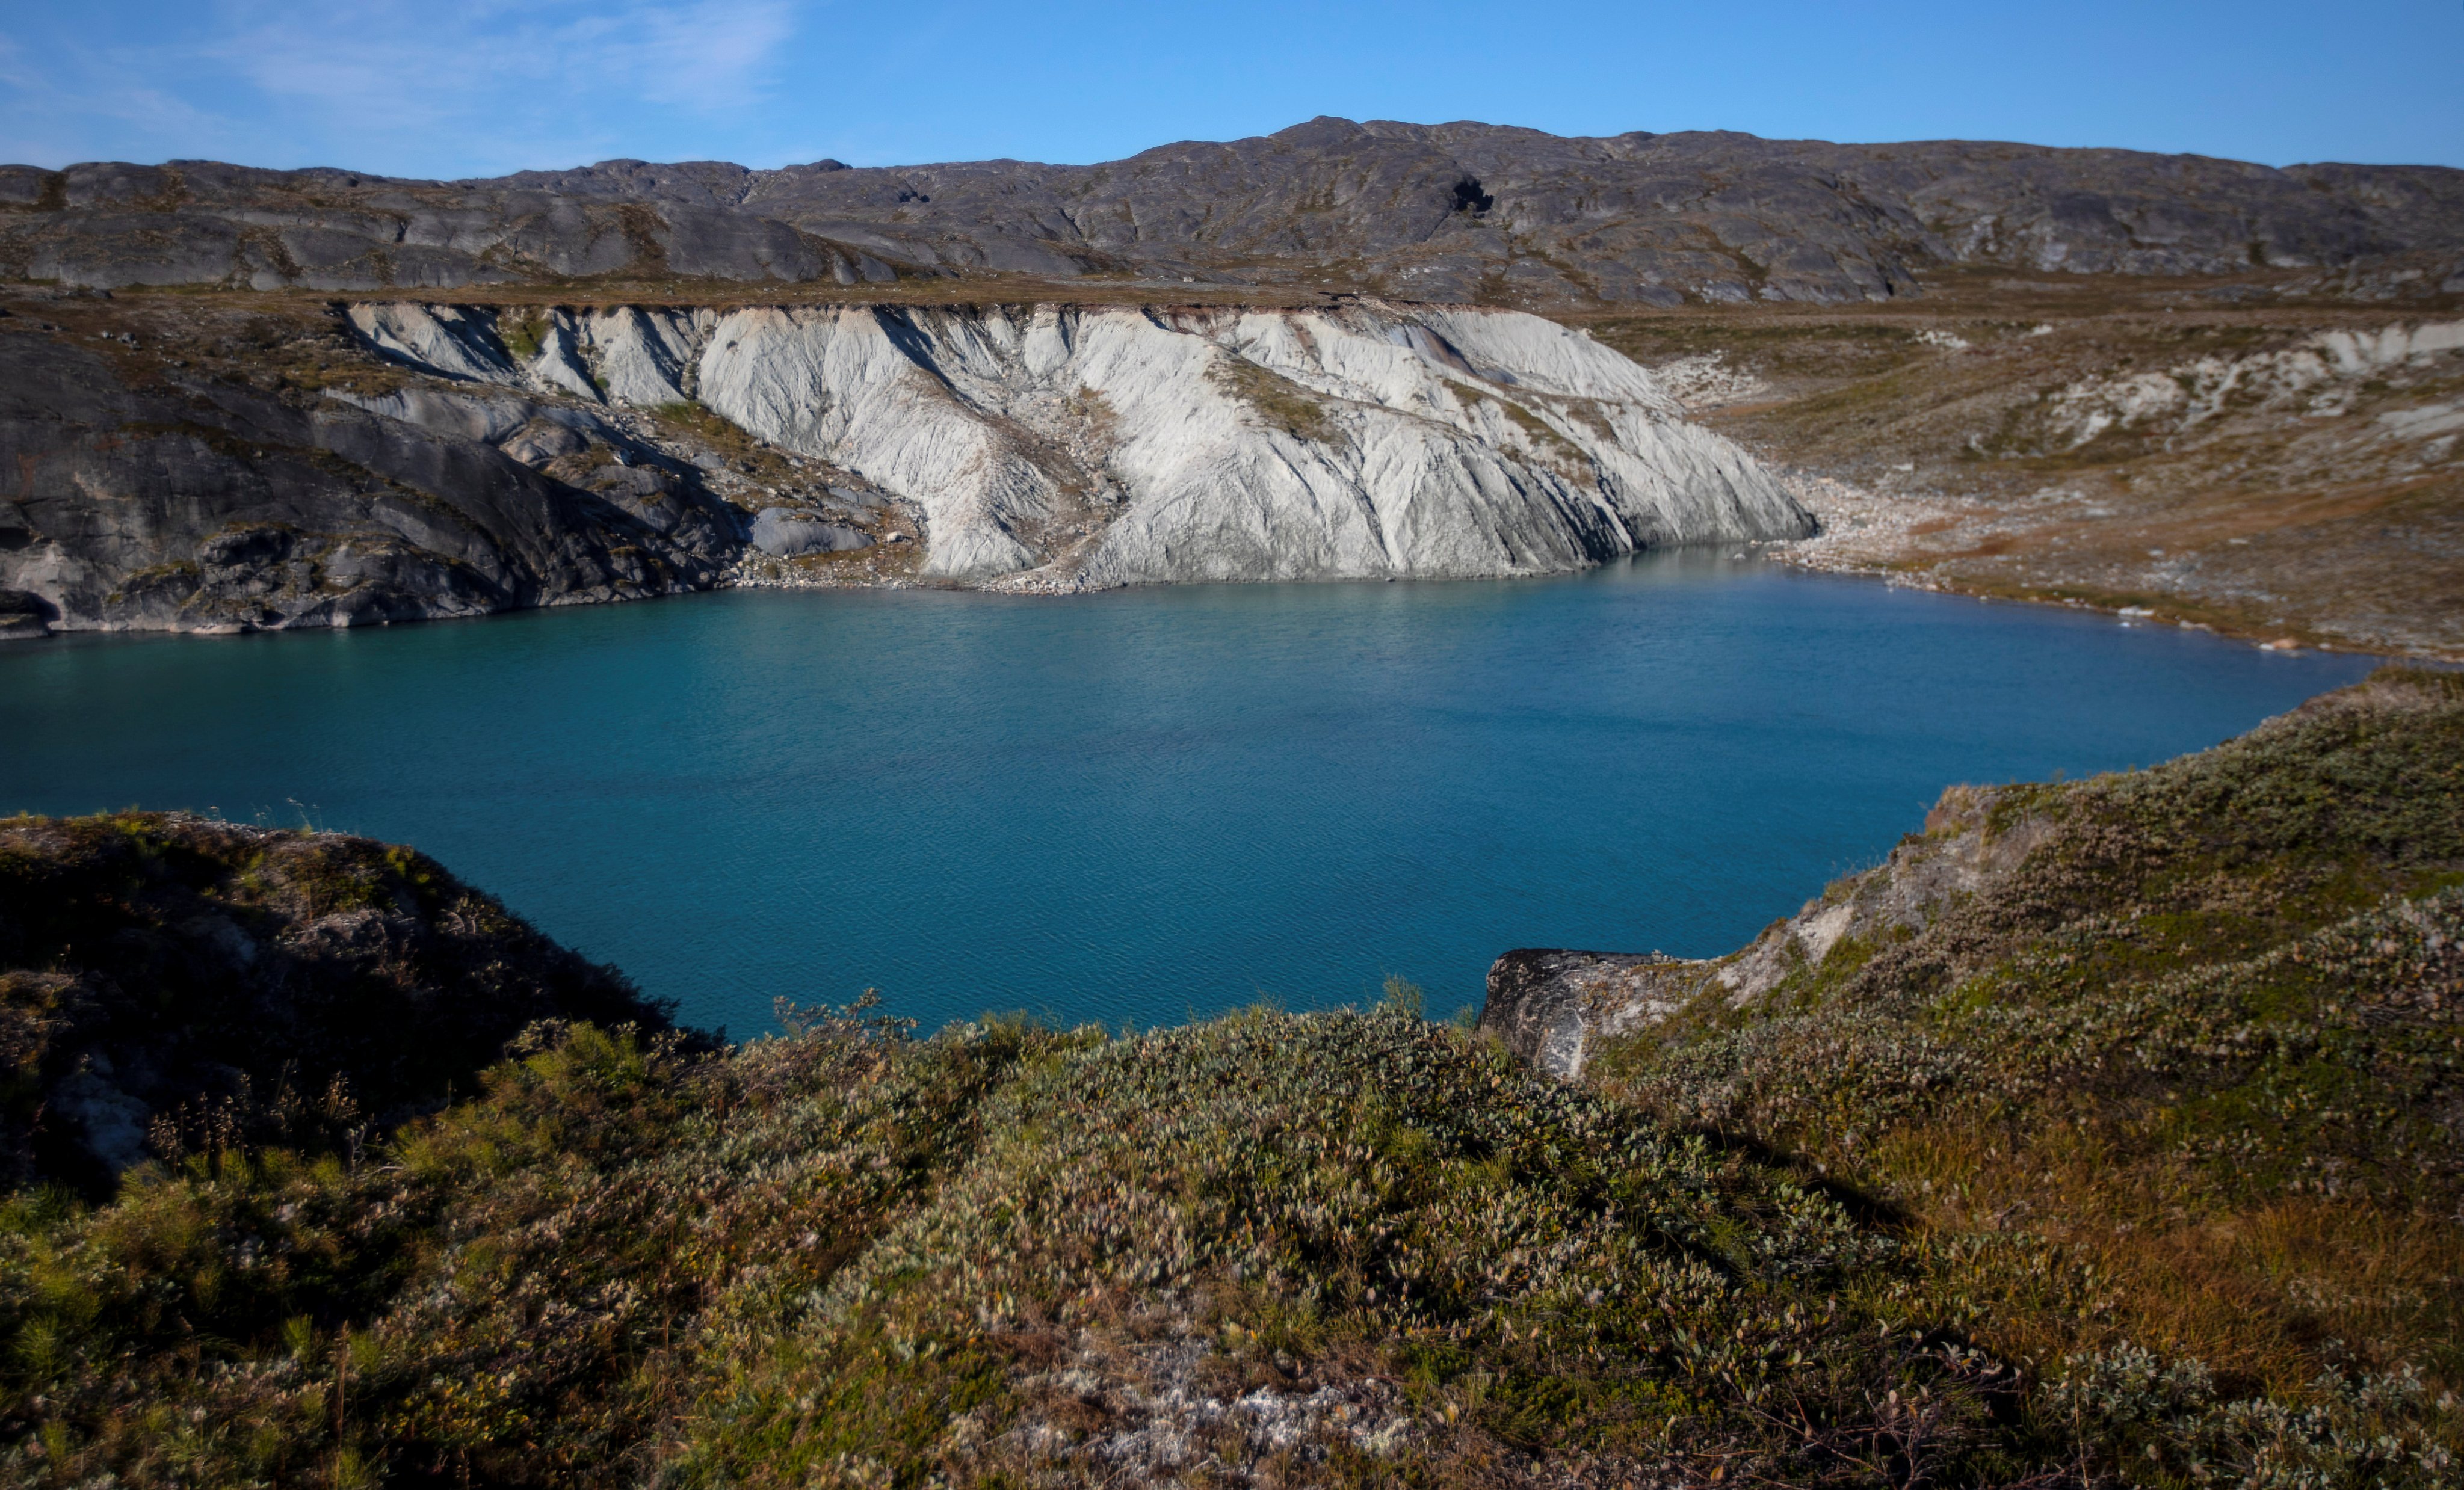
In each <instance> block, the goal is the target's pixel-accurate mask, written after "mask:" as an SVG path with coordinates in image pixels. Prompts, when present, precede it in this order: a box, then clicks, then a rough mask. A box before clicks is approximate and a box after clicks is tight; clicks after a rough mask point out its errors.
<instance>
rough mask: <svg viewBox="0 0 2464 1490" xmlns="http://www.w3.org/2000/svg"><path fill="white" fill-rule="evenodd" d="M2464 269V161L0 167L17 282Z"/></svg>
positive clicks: (1354, 153) (1584, 151)
mask: <svg viewBox="0 0 2464 1490" xmlns="http://www.w3.org/2000/svg"><path fill="white" fill-rule="evenodd" d="M2394 261H2414V267H2415V268H2416V269H2417V270H2418V273H2417V274H2414V275H2413V276H2412V277H2414V278H2426V279H2427V280H2428V282H2429V283H2431V284H2442V283H2446V282H2448V281H2451V280H2455V281H2457V282H2458V283H2464V278H2459V271H2464V171H2459V170H2453V169H2448V168H2445V167H2440V166H2427V165H2410V166H2407V165H2346V164H2316V165H2295V166H2289V167H2286V168H2284V169H2281V170H2278V169H2275V168H2273V167H2269V166H2264V165H2255V164H2246V163H2242V162H2236V161H2220V160H2212V159H2209V158H2206V157H2203V156H2189V155H2154V154H2147V153H2143V152H2138V151H2129V150H2064V149H2051V148H2047V147H2043V146H2037V145H2025V144H2007V143H1992V142H1968V141H1931V142H1916V143H1906V144H1833V143H1828V142H1822V141H1771V140H1762V139H1757V138H1756V137H1754V136H1751V135H1744V134H1736V133H1731V132H1727V131H1689V132H1684V133H1678V134H1660V135H1655V134H1648V133H1641V132H1637V133H1631V134H1623V135H1616V136H1610V137H1606V138H1598V139H1590V138H1565V137H1560V136H1556V135H1550V134H1544V133H1542V132H1540V131H1538V130H1531V129H1516V128H1507V127H1502V126H1498V125H1491V124H1480V123H1467V122H1466V123H1451V124H1436V125H1422V124H1404V123H1394V122H1388V121H1373V122H1369V123H1355V122H1353V121H1349V120H1341V119H1317V120H1312V121H1309V122H1308V123H1305V124H1299V125H1295V126H1293V127H1292V128H1290V129H1287V130H1284V131H1282V132H1280V133H1277V134H1273V135H1266V136H1260V137H1255V138H1251V139H1247V140H1238V141H1233V142H1229V143H1210V142H1184V143H1178V144H1168V145H1162V146H1159V147H1157V148H1155V149H1153V150H1149V151H1146V152H1144V153H1142V154H1139V155H1136V156H1133V157H1131V158H1130V159H1128V160H1125V161H1115V162H1110V163H1106V164H1098V165H1083V166H1082V165H1043V164H1032V163H1027V162H1020V161H979V162H969V163H963V164H941V165H917V166H889V167H880V168H870V169H856V168H851V167H848V166H846V165H843V164H840V163H838V162H836V161H822V162H817V163H815V164H809V165H795V166H788V167H785V168H782V169H779V170H748V169H746V168H744V167H742V166H739V165H733V164H725V163H722V162H689V163H684V164H647V163H644V162H640V161H608V162H603V163H601V164H597V165H593V166H587V167H583V168H581V169H576V170H566V171H524V172H521V173H519V174H517V175H513V176H507V177H502V178H498V179H495V180H485V181H459V182H428V181H405V180H394V179H388V178H384V177H375V176H364V175H359V174H356V173H352V172H348V171H340V170H324V169H319V170H301V171H270V170H258V169H253V168H250V167H247V166H239V165H227V164H218V163H213V162H201V161H182V162H173V163H171V164H166V165H160V166H146V165H130V164H87V165H75V166H71V167H70V168H68V169H67V170H65V171H46V170H42V169H39V168H36V167H33V166H0V275H6V276H9V277H14V278H32V279H41V280H55V281H59V282H62V283H67V284H72V285H82V286H91V287H98V288H104V289H116V288H120V287H122V286H128V285H174V284H177V285H225V286H231V287H237V288H255V289H261V290H270V289H280V288H295V287H296V288H308V289H319V290H348V291H368V290H380V289H394V288H399V289H453V288H459V287H463V286H473V285H488V284H517V283H534V284H535V283H555V282H561V281H567V280H575V279H591V278H617V279H625V280H632V281H640V280H650V279H659V278H666V277H677V278H694V279H718V280H731V281H740V282H747V283H761V282H784V283H803V282H810V281H826V280H831V279H836V280H839V281H841V282H846V283H858V282H863V281H868V280H870V281H887V280H891V279H895V278H902V277H910V276H919V275H921V276H937V275H949V274H961V275H974V274H998V273H1003V272H1008V273H1017V274H1026V275H1031V276H1033V277H1036V278H1039V279H1051V278H1073V277H1083V276H1089V275H1100V276H1111V277H1114V278H1127V279H1134V280H1143V281H1149V282H1154V281H1162V282H1166V283H1177V282H1200V283H1234V284H1242V283H1257V284H1277V283H1283V284H1288V283H1309V284H1325V285H1327V286H1328V287H1331V288H1361V289H1370V290H1375V291H1378V292H1380V293H1384V294H1391V295H1399V296H1411V297H1415V298H1421V299H1437V300H1472V299H1482V300H1489V301H1500V300H1507V299H1512V300H1516V301H1520V302H1524V303H1531V304H1550V303H1566V304H1571V303H1581V302H1606V303H1645V304H1651V303H1657V304H1674V303H1678V302H1679V301H1681V300H1696V301H1708V302H1714V303H1717V302H1723V301H1742V300H1749V299H1754V298H1763V299H1776V300H1814V301H1832V302H1837V301H1847V300H1857V299H1882V298H1888V297H1891V296H1897V295H1902V294H1904V293H1907V292H1909V291H1911V290H1913V289H1914V288H1915V287H1916V277H1915V276H1916V275H1917V274H1919V273H1920V272H1922V271H1924V270H1926V269H1929V268H1938V267H1942V266H1947V265H1957V264H1999V265H2008V266H2012V267H2013V268H2024V269H2028V270H2031V271H2036V272H2043V271H2067V272H2079V273H2121V274H2234V273H2239V272H2244V271H2248V270H2251V269H2254V268H2268V267H2275V268H2292V267H2321V268H2339V267H2349V266H2353V265H2356V264H2365V263H2372V262H2394Z"/></svg>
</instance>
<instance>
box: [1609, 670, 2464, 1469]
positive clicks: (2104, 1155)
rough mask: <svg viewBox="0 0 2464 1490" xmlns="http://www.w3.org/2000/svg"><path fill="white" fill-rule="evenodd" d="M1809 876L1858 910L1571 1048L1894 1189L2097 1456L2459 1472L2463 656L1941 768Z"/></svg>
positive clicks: (2463, 1178)
mask: <svg viewBox="0 0 2464 1490" xmlns="http://www.w3.org/2000/svg"><path fill="white" fill-rule="evenodd" d="M2002 859H2007V860H2009V861H2010V862H2009V863H2007V864H2006V865H2003V866H1999V867H1988V868H1986V869H1984V870H1982V871H1976V873H1975V880H1974V883H1973V885H1972V887H1969V888H1963V889H1960V890H1958V891H1956V892H1953V893H1949V894H1947V895H1944V896H1941V897H1939V898H1938V901H1937V903H1936V904H1934V905H1932V906H1931V907H1930V908H1928V909H1925V911H1924V912H1923V913H1922V914H1914V915H1912V914H1909V913H1908V912H1907V911H1906V910H1905V909H1904V904H1905V901H1906V898H1907V897H1908V896H1910V895H1911V894H1912V893H1914V890H1913V889H1912V887H1922V886H1924V885H1925V884H1926V883H1927V882H1928V881H1929V880H1930V881H1937V882H1938V881H1939V880H1940V877H1941V876H1942V874H1943V873H1944V871H1945V869H1946V866H1948V865H1950V864H1953V863H1958V864H1966V865H1969V866H1977V865H1984V866H1994V865H1995V864H1996V861H1997V860H2002ZM1826 901H1827V902H1828V903H1829V904H1832V905H1835V906H1848V907H1854V908H1857V909H1858V912H1859V925H1860V931H1859V932H1852V933H1851V934H1848V935H1846V936H1843V937H1842V938H1841V939H1840V940H1839V941H1838V942H1837V944H1836V945H1834V946H1832V947H1830V948H1829V949H1827V953H1826V955H1824V956H1823V957H1822V958H1821V959H1820V960H1819V961H1815V960H1812V959H1810V958H1807V957H1805V956H1803V955H1802V954H1801V952H1800V953H1799V955H1798V957H1797V962H1796V965H1795V966H1794V967H1793V970H1791V971H1789V972H1788V973H1787V974H1786V975H1785V976H1783V977H1781V978H1780V979H1779V980H1778V981H1777V983H1776V985H1775V986H1773V987H1771V988H1770V989H1769V990H1768V991H1767V992H1765V993H1763V994H1761V995H1760V996H1759V997H1755V998H1752V999H1750V1000H1748V1001H1747V1002H1746V1004H1745V1006H1744V1007H1738V1006H1736V1003H1735V1001H1734V1000H1733V998H1732V997H1730V996H1729V990H1728V988H1727V985H1726V984H1724V983H1722V982H1721V981H1720V980H1718V979H1717V978H1709V979H1705V982H1704V985H1703V989H1702V992H1701V993H1700V994H1699V995H1698V996H1697V997H1696V999H1695V1001H1694V1004H1693V1006H1692V1007H1691V1008H1689V1009H1687V1010H1685V1011H1684V1012H1683V1013H1682V1014H1680V1015H1679V1016H1678V1017H1676V1018H1675V1019H1671V1020H1669V1021H1668V1022H1667V1023H1666V1024H1664V1025H1661V1026H1660V1027H1659V1028H1657V1029H1655V1030H1652V1031H1648V1032H1644V1033H1642V1034H1640V1035H1638V1036H1634V1037H1631V1038H1628V1039H1626V1040H1623V1041H1618V1042H1617V1043H1615V1044H1613V1045H1612V1046H1611V1047H1610V1048H1609V1049H1607V1050H1605V1051H1604V1052H1602V1053H1600V1054H1599V1056H1598V1057H1597V1058H1596V1059H1595V1063H1594V1064H1593V1065H1592V1066H1591V1068H1590V1071H1591V1074H1592V1075H1593V1077H1594V1079H1595V1080H1596V1081H1597V1082H1598V1083H1599V1084H1600V1085H1602V1086H1603V1087H1604V1088H1605V1089H1606V1090H1608V1091H1610V1092H1612V1093H1614V1094H1616V1095H1617V1096H1620V1097H1623V1098H1625V1099H1627V1100H1629V1101H1633V1102H1635V1103H1637V1104H1638V1105H1639V1106H1640V1107H1644V1108H1645V1109H1647V1110H1650V1111H1653V1112H1656V1113H1658V1114H1660V1115H1661V1117H1662V1118H1663V1119H1665V1120H1667V1121H1670V1122H1672V1123H1674V1124H1678V1125H1682V1126H1688V1127H1693V1128H1702V1129H1708V1130H1713V1131H1718V1132H1721V1133H1728V1134H1737V1135H1750V1136H1751V1138H1752V1140H1753V1141H1754V1142H1756V1143H1757V1144H1763V1145H1770V1146H1771V1147H1773V1148H1775V1149H1778V1150H1783V1151H1786V1152H1788V1153H1791V1154H1792V1155H1793V1156H1795V1159H1796V1162H1797V1163H1798V1164H1800V1165H1801V1166H1803V1167H1804V1170H1805V1172H1809V1173H1816V1174H1825V1175H1829V1176H1833V1177H1836V1178H1843V1179H1852V1180H1853V1182H1854V1183H1855V1184H1857V1185H1858V1187H1859V1189H1860V1190H1862V1191H1864V1192H1865V1193H1868V1194H1874V1195H1876V1196H1877V1197H1878V1198H1880V1199H1882V1200H1884V1201H1885V1202H1887V1203H1889V1204H1891V1205H1892V1206H1894V1207H1895V1208H1897V1209H1898V1210H1900V1211H1901V1212H1902V1213H1903V1214H1904V1215H1906V1216H1908V1217H1909V1218H1910V1220H1911V1222H1912V1223H1913V1224H1914V1226H1915V1227H1916V1228H1917V1230H1918V1232H1919V1233H1920V1234H1921V1235H1922V1236H1924V1237H1925V1238H1926V1244H1927V1248H1928V1251H1927V1257H1928V1261H1927V1264H1926V1270H1927V1274H1928V1277H1927V1281H1926V1282H1925V1291H1926V1292H1927V1294H1928V1295H1930V1296H1932V1297H1935V1298H1937V1299H1950V1298H1963V1299H1967V1300H1969V1301H1971V1303H1970V1307H1971V1308H1972V1310H1973V1315H1972V1324H1971V1325H1970V1326H1969V1338H1971V1339H1973V1340H1974V1341H1975V1342H1976V1343H1977V1344H1978V1345H1980V1346H1981V1347H1983V1348H1986V1349H1988V1350H1989V1351H1991V1352H1992V1353H1993V1354H1995V1356H1996V1357H1997V1358H1999V1359H2005V1360H2010V1361H2013V1362H2014V1363H2016V1364H2018V1365H2020V1366H2021V1367H2023V1368H2024V1369H2028V1370H2029V1371H2031V1372H2032V1373H2033V1374H2035V1375H2037V1376H2040V1377H2042V1378H2045V1379H2047V1381H2048V1382H2049V1387H2048V1393H2049V1394H2048V1395H2047V1396H2046V1397H2045V1398H2044V1399H2043V1400H2045V1401H2047V1402H2051V1403H2058V1404H2062V1405H2063V1410H2064V1411H2069V1412H2073V1413H2078V1414H2080V1415H2081V1417H2082V1420H2083V1421H2090V1422H2100V1421H2101V1424H2102V1427H2101V1430H2100V1431H2101V1434H2103V1435H2105V1436H2106V1438H2107V1441H2108V1443H2109V1445H2110V1446H2111V1448H2112V1449H2113V1451H2114V1452H2116V1453H2117V1454H2119V1455H2120V1456H2121V1457H2120V1458H2118V1459H2117V1460H2115V1464H2116V1468H2115V1471H2114V1472H2115V1473H2116V1474H2118V1475H2123V1477H2124V1478H2128V1479H2137V1480H2142V1481H2145V1482H2149V1483H2168V1484H2169V1483H2184V1484H2187V1483H2194V1482H2204V1481H2205V1480H2206V1479H2222V1480H2224V1481H2225V1482H2250V1483H2261V1484H2296V1483H2356V1484H2359V1483H2412V1482H2418V1483H2447V1482H2452V1477H2453V1475H2454V1473H2455V1461H2454V1459H2453V1456H2454V1455H2455V1454H2456V1452H2457V1451H2458V1448H2459V1446H2464V1415H2460V1414H2459V1413H2458V1412H2457V1411H2456V1405H2455V1401H2454V1397H2453V1392H2454V1391H2455V1390H2456V1389H2457V1387H2458V1386H2459V1385H2464V1351H2459V1349H2458V1348H2457V1345H2456V1342H2457V1341H2458V1339H2459V1338H2464V1233H2459V1231H2458V1229H2457V1227H2456V1224H2455V1217H2456V1216H2457V1213H2458V1207H2459V1202H2460V1201H2464V1131H2459V1128H2464V1124H2459V1114H2464V1020H2459V1015H2464V675H2457V674H2453V673H2437V672H2423V671H2411V670H2406V669H2401V668H2387V669H2382V670H2381V671H2380V672H2379V673H2378V674H2377V675H2376V676H2375V677H2374V678H2373V679H2372V680H2371V681H2370V683H2369V684H2367V685H2366V686H2365V687H2363V688H2361V689H2358V690H2348V691H2347V692H2344V693H2342V694H2335V695H2330V696H2328V697H2327V698H2325V699H2322V700H2320V701H2318V702H2316V703H2314V704H2312V705H2310V706H2308V707H2306V708H2305V709H2303V710H2301V711H2299V712H2296V713H2294V714H2292V715H2289V716H2287V717H2285V718H2283V719H2280V720H2277V721H2274V722H2272V723H2270V724H2269V725H2267V726H2264V727H2262V728H2261V729H2259V730H2257V731H2255V732H2254V733H2253V734H2250V735H2247V736H2245V737H2243V738H2241V739H2239V740H2236V741H2233V742H2232V743H2230V744H2228V745H2225V746H2223V747H2220V748H2218V749H2216V750H2213V751H2210V752H2207V753H2204V754H2202V755H2198V756H2188V757H2185V758H2184V759H2181V760H2178V761H2174V762H2171V763H2169V764H2167V765H2165V766H2161V767H2158V768H2156V769H2154V770H2151V771H2145V772H2140V773H2133V774H2129V775H2123V776H2114V777H2104V778H2096V779H2094V780H2090V781H2085V782H2080V783H2076V784H2072V785H2066V786H2023V787H2010V788H2002V789H1996V790H1983V791H1962V792H1958V793H1954V794H1952V795H1950V796H1948V797H1947V798H1946V799H1945V802H1944V805H1943V807H1942V808H1940V809H1938V810H1937V813H1936V816H1935V822H1934V824H1933V826H1932V829H1931V831H1930V832H1929V833H1928V834H1926V835H1925V836H1923V837H1921V838H1919V839H1917V840H1913V841H1911V843H1910V844H1906V845H1903V848H1902V850H1901V852H1900V853H1899V854H1898V855H1896V856H1895V857H1894V860H1893V862H1892V863H1891V864H1889V865H1886V866H1882V867H1881V868H1878V869H1876V870H1873V871H1870V872H1869V873H1867V874H1865V875H1863V876H1859V878H1858V879H1856V880H1854V881H1851V882H1849V883H1847V884H1844V885H1841V886H1837V887H1833V889H1832V890H1831V891H1830V892H1829V894H1828V895H1827V896H1826ZM1895 907H1897V908H1900V909H1896V913H1895ZM1789 934H1790V933H1788V932H1785V931H1783V932H1780V933H1778V935H1777V936H1776V937H1774V938H1771V939H1770V940H1769V941H1768V942H1767V945H1768V946H1772V947H1781V948H1785V947H1786V946H1787V943H1786V942H1785V941H1784V940H1782V939H1781V938H1785V937H1786V936H1788V935H1789ZM2305 1477H2306V1478H2305Z"/></svg>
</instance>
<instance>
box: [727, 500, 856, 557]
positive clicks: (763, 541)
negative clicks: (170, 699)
mask: <svg viewBox="0 0 2464 1490" xmlns="http://www.w3.org/2000/svg"><path fill="white" fill-rule="evenodd" d="M752 540H753V546H754V547H755V548H758V549H759V550H760V551H761V552H763V553H765V554H768V555H770V556H771V557H773V558H775V559H793V558H795V557H796V556H798V555H800V554H851V553H853V552H855V551H856V550H858V549H866V548H870V547H872V539H871V538H869V537H867V536H865V535H864V534H862V533H859V532H857V531H856V530H855V529H853V528H850V527H847V526H846V525H845V524H842V523H835V522H820V521H817V520H815V519H813V518H810V517H807V516H805V515H803V514H801V513H797V512H793V511H790V510H789V509H787V508H784V507H766V508H763V509H762V510H761V513H760V515H759V516H757V517H755V518H754V519H753V533H752Z"/></svg>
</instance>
